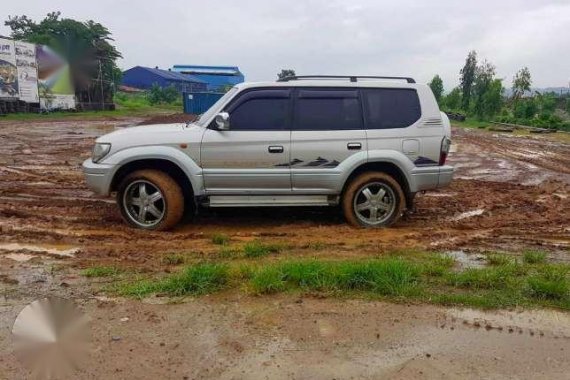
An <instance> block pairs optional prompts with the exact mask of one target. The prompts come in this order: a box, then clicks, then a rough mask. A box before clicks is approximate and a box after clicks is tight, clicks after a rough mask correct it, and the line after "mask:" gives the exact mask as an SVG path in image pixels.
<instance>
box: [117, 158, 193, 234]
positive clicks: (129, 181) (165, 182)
mask: <svg viewBox="0 0 570 380" xmlns="http://www.w3.org/2000/svg"><path fill="white" fill-rule="evenodd" d="M117 204H118V205H119V208H120V209H121V214H122V216H123V219H125V221H126V222H127V223H129V224H130V225H132V226H134V227H137V228H142V229H147V230H158V231H162V230H168V229H171V228H172V227H174V226H175V225H176V224H177V223H178V222H179V221H180V219H181V218H182V215H183V214H184V196H183V194H182V189H181V188H180V186H178V184H177V183H176V181H175V180H174V179H172V177H170V176H169V175H168V174H166V173H163V172H161V171H158V170H150V169H149V170H138V171H136V172H133V173H131V174H129V175H128V176H126V177H125V179H124V180H123V181H122V182H121V184H120V185H119V189H118V192H117Z"/></svg>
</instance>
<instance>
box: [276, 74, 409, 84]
mask: <svg viewBox="0 0 570 380" xmlns="http://www.w3.org/2000/svg"><path fill="white" fill-rule="evenodd" d="M300 79H301V80H303V79H350V81H351V82H357V81H358V79H397V80H405V81H406V82H408V83H416V81H415V80H414V78H410V77H384V76H370V75H289V76H286V77H284V78H279V79H278V80H277V82H289V81H292V80H300Z"/></svg>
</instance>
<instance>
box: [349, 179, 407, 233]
mask: <svg viewBox="0 0 570 380" xmlns="http://www.w3.org/2000/svg"><path fill="white" fill-rule="evenodd" d="M405 207H406V197H405V196H404V192H403V190H402V187H401V186H400V184H399V183H398V181H396V180H395V179H394V178H393V177H391V176H390V175H388V174H385V173H380V172H366V173H362V174H360V175H358V176H357V177H356V178H354V179H353V180H352V181H351V182H350V183H349V184H348V187H347V188H346V190H345V192H344V194H343V197H342V211H343V214H344V217H345V219H346V221H347V222H348V223H349V224H351V225H353V226H355V227H367V228H374V227H388V226H391V225H393V224H394V223H396V221H398V219H399V218H400V216H401V215H402V212H403V210H404V208H405Z"/></svg>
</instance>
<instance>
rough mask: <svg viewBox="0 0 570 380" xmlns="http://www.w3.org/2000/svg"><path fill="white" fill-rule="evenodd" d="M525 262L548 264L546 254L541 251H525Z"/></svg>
mask: <svg viewBox="0 0 570 380" xmlns="http://www.w3.org/2000/svg"><path fill="white" fill-rule="evenodd" d="M523 261H524V262H525V263H527V264H542V263H544V262H546V253H545V252H541V251H524V252H523Z"/></svg>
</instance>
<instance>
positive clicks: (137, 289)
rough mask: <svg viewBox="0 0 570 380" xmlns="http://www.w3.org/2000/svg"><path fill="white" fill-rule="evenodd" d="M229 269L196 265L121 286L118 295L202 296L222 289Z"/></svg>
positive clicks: (218, 266) (206, 264) (205, 264)
mask: <svg viewBox="0 0 570 380" xmlns="http://www.w3.org/2000/svg"><path fill="white" fill-rule="evenodd" d="M228 279H229V267H228V266H227V265H224V264H208V263H203V264H197V265H194V266H189V267H186V268H185V269H184V270H183V271H182V272H180V273H176V274H174V275H171V276H168V277H165V278H163V279H160V280H157V281H153V280H142V281H138V282H135V283H132V284H127V285H123V286H122V287H120V288H119V293H121V294H123V295H130V296H137V297H143V296H145V295H148V294H150V293H167V294H169V295H172V296H182V295H187V294H192V295H202V294H207V293H212V292H216V291H218V290H221V289H223V288H224V287H225V286H226V284H227V283H228Z"/></svg>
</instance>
